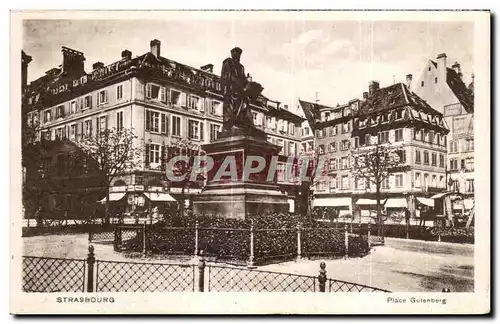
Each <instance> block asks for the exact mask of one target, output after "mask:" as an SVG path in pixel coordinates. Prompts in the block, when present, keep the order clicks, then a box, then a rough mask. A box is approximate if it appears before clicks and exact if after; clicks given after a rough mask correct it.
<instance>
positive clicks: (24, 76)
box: [21, 50, 33, 90]
mask: <svg viewBox="0 0 500 324" xmlns="http://www.w3.org/2000/svg"><path fill="white" fill-rule="evenodd" d="M32 60H33V59H32V58H31V56H29V55H27V54H26V53H24V51H23V50H21V89H23V90H24V89H25V88H26V86H27V85H28V64H30V62H31V61H32Z"/></svg>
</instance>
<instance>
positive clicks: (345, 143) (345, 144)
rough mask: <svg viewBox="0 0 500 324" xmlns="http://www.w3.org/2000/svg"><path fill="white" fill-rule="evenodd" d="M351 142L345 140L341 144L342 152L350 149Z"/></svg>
mask: <svg viewBox="0 0 500 324" xmlns="http://www.w3.org/2000/svg"><path fill="white" fill-rule="evenodd" d="M350 144H351V142H350V141H349V140H343V141H342V142H341V143H340V150H342V151H347V150H348V149H349V146H350Z"/></svg>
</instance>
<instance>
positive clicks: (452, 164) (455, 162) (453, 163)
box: [450, 159, 458, 170]
mask: <svg viewBox="0 0 500 324" xmlns="http://www.w3.org/2000/svg"><path fill="white" fill-rule="evenodd" d="M450 170H458V160H457V159H451V160H450Z"/></svg>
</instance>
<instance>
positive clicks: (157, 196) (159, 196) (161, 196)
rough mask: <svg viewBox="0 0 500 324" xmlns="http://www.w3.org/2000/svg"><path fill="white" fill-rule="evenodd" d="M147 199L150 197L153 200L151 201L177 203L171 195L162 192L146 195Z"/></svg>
mask: <svg viewBox="0 0 500 324" xmlns="http://www.w3.org/2000/svg"><path fill="white" fill-rule="evenodd" d="M145 195H146V197H148V198H149V199H151V201H177V200H175V199H174V197H172V196H170V195H169V194H167V193H162V192H159V193H156V192H155V193H151V194H149V193H146V194H145Z"/></svg>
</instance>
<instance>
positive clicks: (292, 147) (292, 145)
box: [288, 142, 297, 155]
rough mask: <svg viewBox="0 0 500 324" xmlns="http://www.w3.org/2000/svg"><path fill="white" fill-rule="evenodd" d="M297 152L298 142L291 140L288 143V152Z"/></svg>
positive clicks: (292, 153)
mask: <svg viewBox="0 0 500 324" xmlns="http://www.w3.org/2000/svg"><path fill="white" fill-rule="evenodd" d="M296 152H297V143H293V142H289V143H288V154H289V155H295V153H296Z"/></svg>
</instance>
